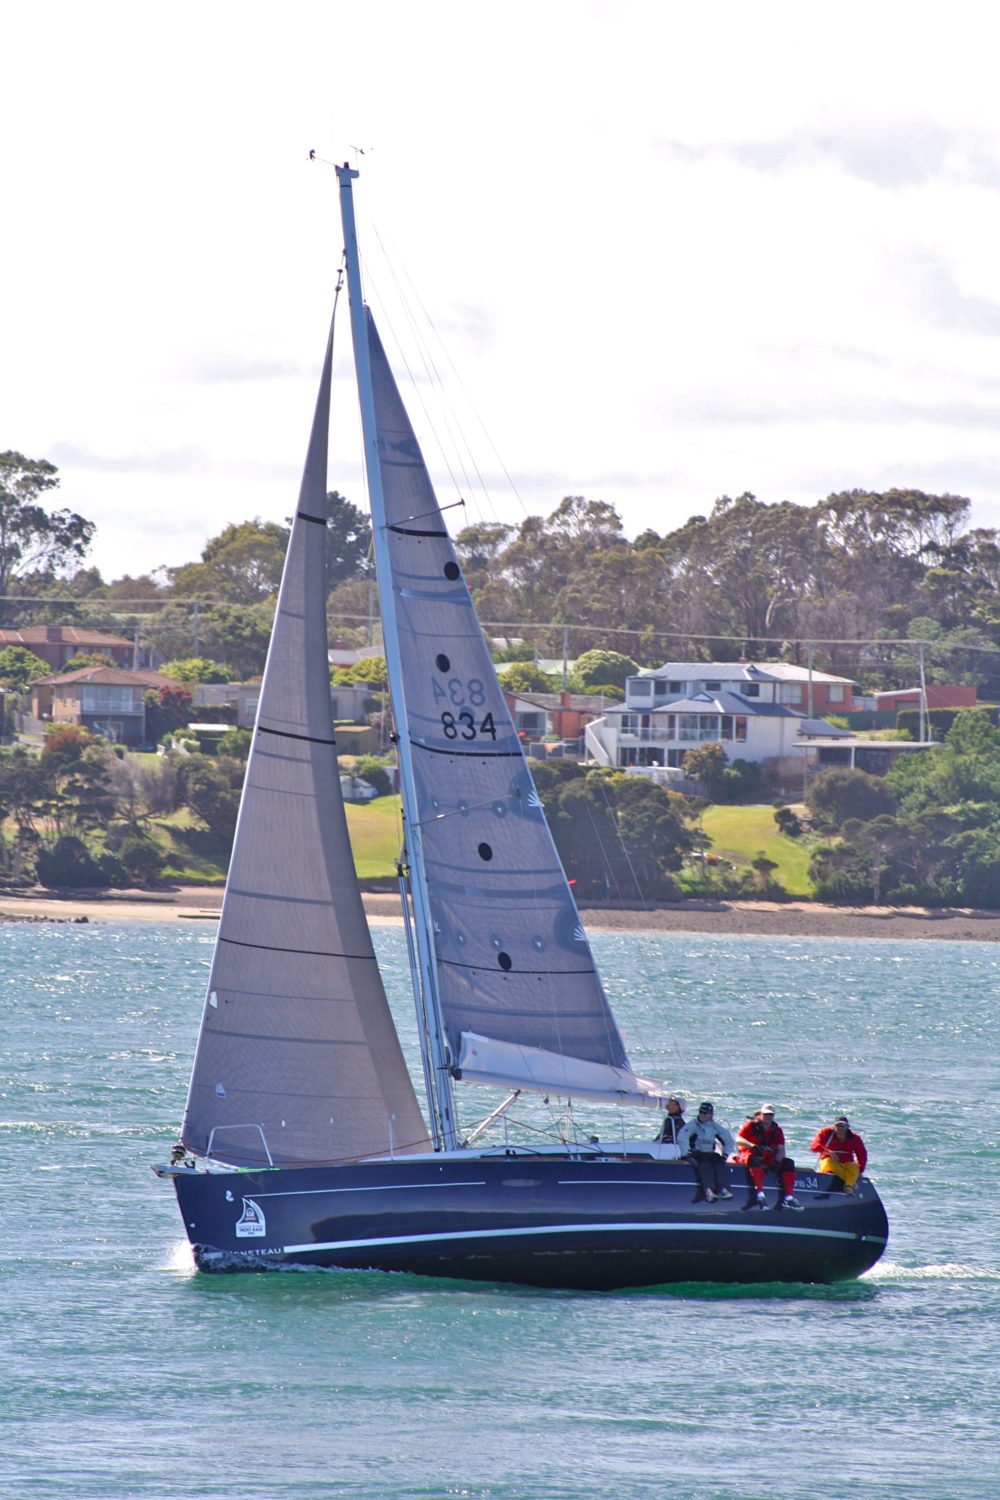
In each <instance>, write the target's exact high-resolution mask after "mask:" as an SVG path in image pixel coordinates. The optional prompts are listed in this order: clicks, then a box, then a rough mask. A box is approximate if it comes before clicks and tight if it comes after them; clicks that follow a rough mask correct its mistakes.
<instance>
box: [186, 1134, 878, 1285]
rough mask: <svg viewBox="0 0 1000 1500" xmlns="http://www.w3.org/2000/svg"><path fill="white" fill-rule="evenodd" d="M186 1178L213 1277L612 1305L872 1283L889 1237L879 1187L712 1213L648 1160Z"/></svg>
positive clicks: (812, 1191) (669, 1166)
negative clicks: (639, 1294)
mask: <svg viewBox="0 0 1000 1500" xmlns="http://www.w3.org/2000/svg"><path fill="white" fill-rule="evenodd" d="M171 1175H173V1176H174V1182H175V1186H176V1189H177V1198H178V1202H179V1204H180V1209H181V1214H182V1216H183V1219H184V1225H185V1229H186V1230H187V1235H188V1238H189V1239H190V1241H191V1243H192V1245H193V1247H194V1253H195V1260H196V1263H197V1265H198V1266H199V1268H200V1269H201V1270H205V1271H211V1270H234V1269H248V1270H249V1269H255V1270H256V1269H264V1268H267V1267H272V1266H283V1265H306V1266H309V1265H312V1266H329V1267H333V1266H338V1267H344V1268H350V1269H356V1270H380V1271H408V1272H411V1273H414V1274H416V1275H421V1276H446V1277H458V1278H462V1279H465V1280H474V1281H507V1282H519V1283H522V1284H525V1285H529V1286H542V1287H564V1288H571V1289H579V1290H589V1291H611V1290H613V1289H615V1288H620V1287H639V1286H657V1285H661V1284H663V1283H667V1282H678V1281H714V1282H764V1281H800V1282H801V1281H805V1282H830V1281H841V1280H845V1279H849V1278H851V1277H855V1276H859V1275H860V1274H861V1273H862V1272H863V1271H866V1270H868V1268H869V1267H870V1266H873V1265H874V1264H875V1262H876V1261H877V1260H878V1259H879V1257H880V1256H881V1254H882V1252H883V1250H884V1249H885V1243H886V1238H887V1235H888V1223H887V1220H886V1215H885V1210H884V1209H883V1207H882V1203H881V1201H880V1199H879V1197H878V1194H877V1193H876V1191H875V1189H874V1188H873V1187H872V1186H871V1184H870V1183H869V1182H868V1181H867V1180H865V1181H864V1182H863V1184H862V1192H861V1195H860V1196H855V1197H852V1196H848V1195H847V1194H845V1193H844V1192H843V1191H842V1190H841V1187H840V1184H839V1182H838V1181H837V1180H836V1179H835V1178H832V1177H826V1176H821V1175H819V1174H817V1173H809V1172H801V1173H799V1174H798V1179H797V1186H796V1197H797V1198H798V1199H799V1201H800V1202H801V1203H802V1204H803V1205H804V1207H803V1211H802V1212H799V1213H796V1212H795V1211H794V1210H790V1209H778V1208H776V1207H772V1206H770V1205H774V1204H775V1203H776V1197H777V1194H776V1189H775V1187H773V1186H772V1185H771V1184H770V1183H769V1184H768V1204H769V1207H768V1208H767V1209H765V1210H759V1209H757V1208H755V1207H751V1206H750V1205H751V1200H752V1194H751V1193H750V1192H749V1189H748V1186H747V1185H746V1180H745V1174H744V1172H743V1170H742V1168H738V1167H737V1168H733V1169H732V1172H731V1176H732V1187H733V1192H734V1194H735V1196H734V1198H733V1199H732V1200H731V1201H719V1202H716V1203H711V1204H710V1203H707V1202H705V1201H704V1200H703V1199H702V1200H701V1201H696V1200H697V1192H696V1186H695V1182H694V1174H693V1172H692V1171H691V1168H690V1167H689V1166H688V1165H687V1164H686V1163H683V1162H662V1161H655V1160H650V1159H648V1158H647V1159H643V1158H637V1157H631V1158H622V1157H617V1158H614V1157H612V1158H607V1159H594V1158H587V1159H581V1158H579V1157H575V1158H573V1157H566V1156H562V1157H531V1156H527V1155H520V1154H518V1155H517V1156H511V1157H507V1156H504V1155H496V1156H476V1155H473V1154H472V1153H470V1154H469V1155H468V1156H467V1157H463V1156H448V1157H425V1158H420V1159H417V1160H415V1159H412V1158H411V1159H409V1160H407V1159H399V1160H396V1161H372V1162H365V1163H360V1164H356V1165H350V1166H331V1167H285V1168H280V1169H276V1170H267V1171H251V1172H244V1171H240V1172H236V1171H234V1172H201V1171H193V1170H186V1171H185V1170H182V1171H180V1172H177V1173H176V1174H171Z"/></svg>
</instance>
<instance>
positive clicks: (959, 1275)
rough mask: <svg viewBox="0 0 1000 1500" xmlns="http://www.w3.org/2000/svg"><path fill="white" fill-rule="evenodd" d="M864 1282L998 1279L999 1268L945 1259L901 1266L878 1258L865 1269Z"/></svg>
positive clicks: (999, 1277)
mask: <svg viewBox="0 0 1000 1500" xmlns="http://www.w3.org/2000/svg"><path fill="white" fill-rule="evenodd" d="M862 1280H863V1281H866V1282H873V1281H875V1282H883V1283H895V1282H904V1281H1000V1270H990V1269H989V1267H986V1266H964V1265H962V1264H961V1263H960V1262H958V1261H946V1262H945V1263H944V1264H943V1265H940V1266H902V1265H899V1264H898V1263H897V1262H896V1261H892V1260H880V1261H879V1263H878V1265H875V1266H872V1268H871V1270H870V1271H866V1272H865V1274H864V1276H863V1278H862Z"/></svg>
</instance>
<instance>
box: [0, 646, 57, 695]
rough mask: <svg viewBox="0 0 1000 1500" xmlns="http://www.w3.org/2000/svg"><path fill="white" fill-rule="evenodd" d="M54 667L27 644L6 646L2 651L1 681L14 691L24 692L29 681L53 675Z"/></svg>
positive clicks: (0, 663)
mask: <svg viewBox="0 0 1000 1500" xmlns="http://www.w3.org/2000/svg"><path fill="white" fill-rule="evenodd" d="M51 672H52V668H51V667H50V666H49V664H48V662H47V661H42V658H41V657H40V656H36V655H35V653H34V652H33V651H29V650H28V648H27V647H26V646H5V647H4V649H3V650H2V651H0V682H2V683H3V685H4V687H7V688H9V689H10V690H11V692H12V693H23V692H24V690H25V688H26V687H27V686H28V683H29V682H35V681H37V679H38V678H39V677H48V676H50V675H51Z"/></svg>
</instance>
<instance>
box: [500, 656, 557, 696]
mask: <svg viewBox="0 0 1000 1500" xmlns="http://www.w3.org/2000/svg"><path fill="white" fill-rule="evenodd" d="M497 677H498V678H499V680H500V686H501V687H502V688H506V690H507V692H509V693H554V692H555V691H556V688H557V686H558V684H557V682H556V679H555V678H554V677H551V676H549V674H548V673H547V672H543V671H542V669H541V667H536V666H535V664H534V662H530V661H514V662H511V663H510V664H509V666H505V667H502V668H501V669H500V671H499V672H498V673H497Z"/></svg>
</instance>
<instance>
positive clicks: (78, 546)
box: [0, 449, 94, 608]
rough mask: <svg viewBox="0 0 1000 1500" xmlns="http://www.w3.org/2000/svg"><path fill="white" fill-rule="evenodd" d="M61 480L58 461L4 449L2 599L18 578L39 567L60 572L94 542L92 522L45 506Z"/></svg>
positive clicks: (0, 480)
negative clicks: (47, 497)
mask: <svg viewBox="0 0 1000 1500" xmlns="http://www.w3.org/2000/svg"><path fill="white" fill-rule="evenodd" d="M58 483H59V479H58V477H57V470H56V467H55V465H54V464H50V463H48V462H47V461H46V460H45V459H32V458H25V457H24V455H23V454H22V453H15V452H14V451H13V450H11V449H8V451H7V452H6V453H0V599H2V596H3V595H5V594H7V593H9V592H10V591H11V584H12V582H13V581H14V579H16V578H19V577H21V576H22V575H24V574H25V573H31V572H37V571H39V570H40V569H50V570H52V571H54V572H56V573H58V572H59V571H60V570H61V569H63V568H65V567H66V566H67V565H68V564H69V563H70V562H71V561H73V560H75V559H78V558H81V557H83V556H84V555H85V553H86V551H87V549H88V547H89V546H90V542H91V538H92V537H93V535H94V524H93V522H92V521H85V520H84V518H83V516H78V515H77V514H76V512H75V511H71V510H54V511H49V510H46V509H45V506H44V505H43V504H41V499H42V496H43V495H45V494H46V493H47V492H48V491H49V490H53V489H55V488H56V486H57V485H58ZM0 608H2V606H0Z"/></svg>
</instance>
